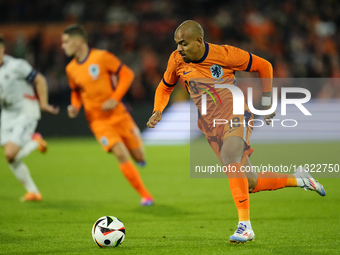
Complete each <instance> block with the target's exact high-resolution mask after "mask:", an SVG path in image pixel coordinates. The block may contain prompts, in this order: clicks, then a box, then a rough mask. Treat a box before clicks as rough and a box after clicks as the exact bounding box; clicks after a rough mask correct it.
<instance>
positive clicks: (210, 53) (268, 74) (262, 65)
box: [147, 20, 326, 243]
mask: <svg viewBox="0 0 340 255" xmlns="http://www.w3.org/2000/svg"><path fill="white" fill-rule="evenodd" d="M203 38H204V31H203V29H202V27H201V26H200V24H198V23H197V22H195V21H192V20H189V21H185V22H184V23H182V24H181V25H180V26H179V27H178V28H177V29H176V31H175V38H174V39H175V42H176V44H177V50H176V51H174V52H173V53H172V54H171V56H170V59H169V62H168V66H167V69H166V71H165V73H164V76H163V79H162V81H161V82H160V84H159V86H158V87H157V90H156V95H155V104H154V111H153V115H152V116H151V117H150V119H149V121H148V123H147V126H148V127H150V128H154V127H155V125H156V124H157V122H159V121H160V120H161V119H162V112H163V110H164V108H165V107H166V105H167V104H168V102H169V98H170V94H171V92H172V91H173V89H174V86H175V85H176V83H177V81H178V79H179V78H180V77H181V78H182V79H183V80H184V81H185V84H186V86H187V90H188V91H190V96H191V98H192V99H193V101H194V103H195V104H196V106H197V108H198V110H199V115H200V117H199V119H198V127H199V128H200V129H201V131H202V132H203V133H204V134H205V136H206V138H207V140H208V142H209V144H210V146H211V148H212V149H213V150H214V152H215V154H216V155H217V157H218V158H219V160H220V161H221V163H222V164H223V166H225V167H226V169H227V170H234V171H235V172H232V171H229V172H227V173H226V174H227V175H228V178H229V186H230V190H231V194H232V196H233V199H234V202H235V205H236V208H237V211H238V218H239V224H238V228H237V230H236V231H235V233H234V234H233V235H232V236H230V238H229V240H230V242H232V243H239V242H241V243H245V242H247V241H252V240H254V239H255V234H254V231H253V229H252V226H251V224H250V214H249V193H255V192H258V191H263V190H276V189H280V188H283V187H303V188H305V189H309V190H313V191H316V192H317V193H318V194H320V195H322V196H324V195H325V194H326V193H325V190H324V188H323V187H322V185H321V184H319V183H318V182H317V181H315V180H314V179H313V178H312V176H311V175H310V174H309V173H307V172H305V171H304V170H303V169H301V171H299V172H296V173H295V174H294V175H293V174H292V175H287V174H282V173H273V172H266V173H259V174H256V173H254V172H246V173H245V172H244V171H242V166H249V167H251V164H250V161H249V156H250V154H251V153H252V152H253V151H254V150H253V149H252V148H251V147H250V145H249V137H250V134H251V131H252V128H251V127H250V126H249V125H247V123H248V121H249V120H251V119H252V118H253V116H252V114H251V112H250V111H249V109H248V107H247V105H246V104H245V102H244V103H243V104H244V109H245V111H244V114H240V115H234V114H233V95H232V94H231V92H230V90H229V89H226V88H224V89H222V84H234V85H235V83H236V80H235V76H234V75H235V71H248V72H258V74H259V76H260V78H261V83H262V92H263V93H262V107H263V109H264V110H266V109H270V108H271V91H272V77H273V70H272V66H271V64H270V63H269V62H268V61H266V60H265V59H263V58H260V57H258V56H256V55H253V54H252V53H250V52H247V51H244V50H241V49H239V48H236V47H232V46H229V45H215V44H211V43H207V42H204V40H203ZM219 85H220V86H219ZM230 89H233V86H230ZM203 93H204V94H205V95H209V97H208V96H206V97H205V98H206V99H204V100H206V104H204V106H206V109H204V107H202V100H203V99H202V98H204V97H202V94H203ZM239 99H240V100H241V99H242V100H244V98H243V97H242V98H239ZM215 101H218V104H220V105H219V107H217V103H216V104H215ZM274 116H275V113H271V114H269V115H265V116H263V117H264V119H265V121H266V123H267V124H269V123H270V119H271V118H273V117H274ZM214 119H225V120H228V123H230V122H231V121H233V122H234V124H232V125H219V126H216V127H214V125H213V123H214V122H213V120H214ZM243 122H244V123H245V125H243Z"/></svg>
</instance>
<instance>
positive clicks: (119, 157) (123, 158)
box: [113, 150, 129, 163]
mask: <svg viewBox="0 0 340 255" xmlns="http://www.w3.org/2000/svg"><path fill="white" fill-rule="evenodd" d="M113 154H114V155H115V156H116V158H117V160H118V161H119V162H120V163H121V162H126V161H128V160H129V155H126V153H125V152H124V151H122V150H115V151H113Z"/></svg>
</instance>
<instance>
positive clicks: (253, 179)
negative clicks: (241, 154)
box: [244, 156, 257, 193]
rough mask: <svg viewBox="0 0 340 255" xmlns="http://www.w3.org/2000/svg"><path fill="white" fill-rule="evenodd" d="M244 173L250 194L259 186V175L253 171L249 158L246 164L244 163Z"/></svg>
mask: <svg viewBox="0 0 340 255" xmlns="http://www.w3.org/2000/svg"><path fill="white" fill-rule="evenodd" d="M244 169H245V171H244V173H245V174H246V176H247V180H248V188H249V193H251V192H252V191H253V190H254V188H255V187H256V185H257V173H256V172H255V171H254V170H253V166H252V164H251V163H250V160H249V157H248V156H247V158H246V162H245V163H244Z"/></svg>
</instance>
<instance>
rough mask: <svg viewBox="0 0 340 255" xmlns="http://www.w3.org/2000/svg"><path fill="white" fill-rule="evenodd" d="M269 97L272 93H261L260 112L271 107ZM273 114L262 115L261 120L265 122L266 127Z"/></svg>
mask: <svg viewBox="0 0 340 255" xmlns="http://www.w3.org/2000/svg"><path fill="white" fill-rule="evenodd" d="M271 97H272V92H271V91H270V92H262V110H268V109H270V108H271V107H272V103H271ZM275 115H276V114H275V112H273V113H271V114H268V115H263V119H264V121H265V122H266V124H267V125H269V124H270V122H271V119H272V118H274V117H275Z"/></svg>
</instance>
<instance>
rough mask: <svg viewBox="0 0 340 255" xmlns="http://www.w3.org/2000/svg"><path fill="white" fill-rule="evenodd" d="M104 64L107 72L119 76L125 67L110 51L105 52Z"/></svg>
mask: <svg viewBox="0 0 340 255" xmlns="http://www.w3.org/2000/svg"><path fill="white" fill-rule="evenodd" d="M102 64H103V65H104V66H105V68H106V70H108V71H109V72H111V73H113V74H118V73H119V71H120V69H121V68H122V66H123V64H122V61H120V59H119V58H117V57H116V56H115V55H114V54H112V53H111V52H108V51H104V52H103V56H102Z"/></svg>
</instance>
